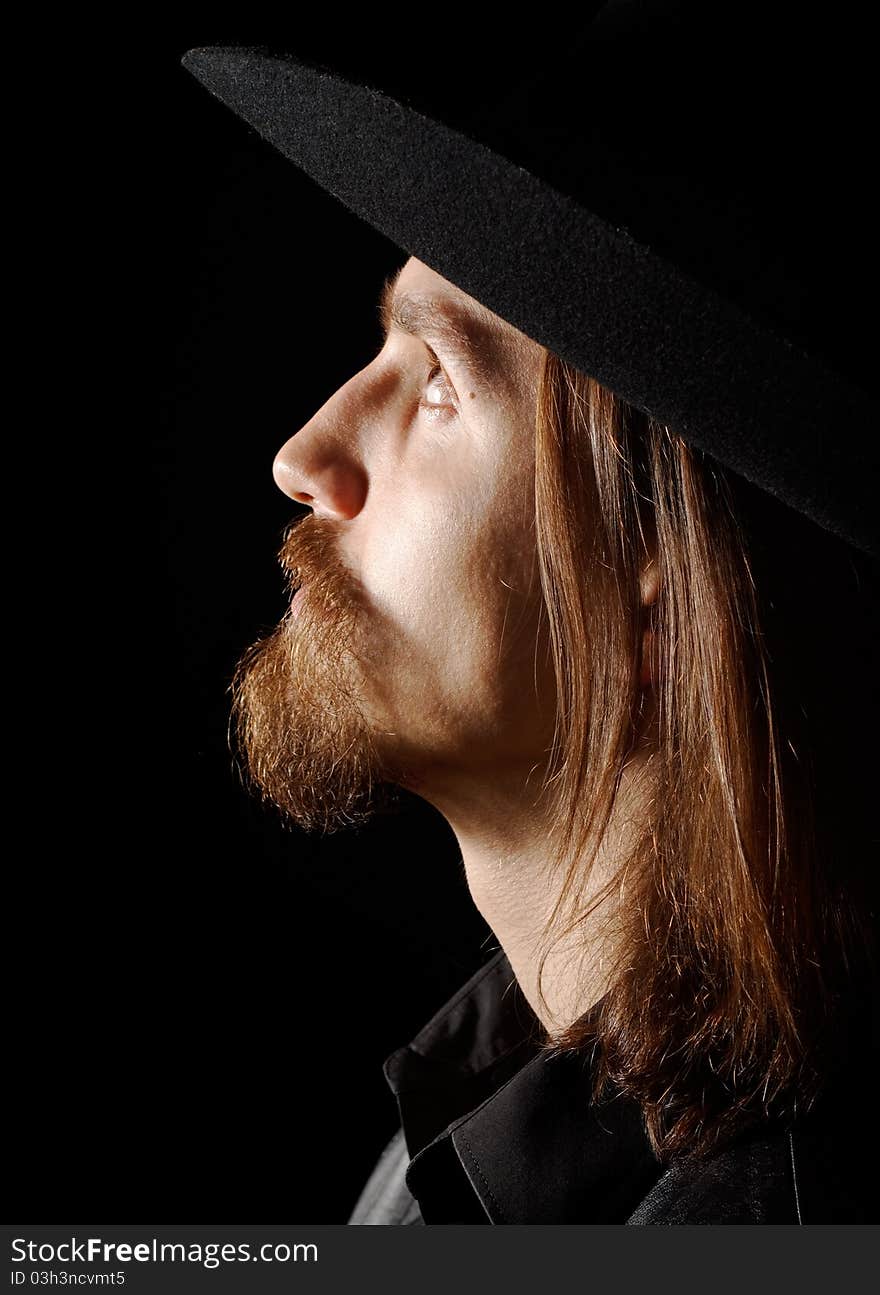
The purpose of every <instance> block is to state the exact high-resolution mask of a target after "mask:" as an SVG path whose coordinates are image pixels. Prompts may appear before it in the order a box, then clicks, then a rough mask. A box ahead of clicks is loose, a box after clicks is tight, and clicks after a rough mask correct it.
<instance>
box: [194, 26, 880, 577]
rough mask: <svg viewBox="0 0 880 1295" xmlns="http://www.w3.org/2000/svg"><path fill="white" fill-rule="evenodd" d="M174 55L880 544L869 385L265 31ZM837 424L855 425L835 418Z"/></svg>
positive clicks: (622, 381)
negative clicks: (276, 46)
mask: <svg viewBox="0 0 880 1295" xmlns="http://www.w3.org/2000/svg"><path fill="white" fill-rule="evenodd" d="M182 63H183V66H184V67H185V68H186V69H187V70H188V71H189V72H190V73H192V75H193V76H194V77H196V78H197V79H198V80H199V81H200V82H201V83H202V84H203V85H204V86H205V87H206V88H207V89H208V90H209V91H210V92H211V94H213V95H214V96H216V98H218V99H219V100H220V101H222V102H223V103H224V104H226V105H227V106H228V107H229V108H231V109H232V110H233V111H234V112H235V113H236V114H237V115H238V116H239V117H241V118H243V119H244V120H245V121H246V122H248V123H249V124H250V125H251V126H252V127H253V128H254V129H255V130H256V131H257V132H258V133H259V134H260V135H261V136H262V137H263V138H264V139H266V140H267V141H268V142H269V143H271V144H272V145H273V146H274V147H275V148H277V149H278V150H279V151H280V152H281V153H282V154H283V155H284V156H285V157H287V158H288V159H289V160H290V161H292V162H294V163H295V164H296V165H297V166H298V167H300V168H301V169H302V170H303V171H304V172H305V173H306V174H308V175H309V176H310V177H312V179H314V180H315V181H316V182H317V183H318V184H319V185H321V186H322V187H323V188H325V189H326V190H328V191H329V192H330V193H331V194H333V195H334V196H335V197H336V198H338V199H339V200H340V201H341V202H342V203H344V204H345V206H346V207H348V208H349V209H350V210H351V211H352V212H354V213H355V214H356V215H357V216H359V217H361V218H362V219H363V220H365V221H367V222H368V223H369V224H370V225H372V226H373V227H374V228H375V229H377V230H379V231H380V232H381V233H382V234H384V235H385V236H386V237H387V238H389V239H390V240H391V241H392V242H394V243H395V244H396V245H397V246H399V247H400V248H401V249H403V250H404V251H405V252H406V253H408V254H409V255H411V256H414V257H416V258H417V259H419V260H420V261H423V262H424V263H425V264H426V265H428V266H430V267H431V268H432V269H434V270H435V271H437V273H439V274H440V275H442V276H443V277H444V278H446V279H448V280H449V281H450V282H452V283H454V284H456V285H457V286H458V287H459V288H460V289H462V290H463V291H464V292H466V293H468V294H469V295H470V296H472V297H474V298H475V299H476V300H478V301H479V302H481V303H482V304H483V305H484V306H486V307H487V308H488V309H490V310H491V311H493V312H494V313H495V314H497V315H499V316H500V317H501V318H503V319H505V320H507V321H508V322H509V323H511V324H513V325H514V326H515V327H516V328H518V329H520V330H521V331H522V332H523V333H525V334H526V335H527V336H528V337H530V338H532V339H533V340H534V341H536V342H538V343H539V344H541V345H543V346H545V347H547V348H549V349H550V350H552V351H554V352H555V353H556V354H557V355H559V356H560V357H561V358H563V359H564V360H566V361H568V362H569V363H570V364H572V365H574V366H575V367H577V368H578V369H580V370H582V371H583V372H585V373H588V374H590V375H591V376H593V377H594V378H596V379H597V380H598V381H599V382H600V383H602V384H603V385H604V386H606V387H608V388H609V389H610V390H611V391H613V392H615V393H616V394H617V395H618V396H620V397H622V398H623V399H624V400H625V401H627V402H629V403H630V404H631V405H633V406H635V407H636V408H637V409H640V410H642V411H644V412H646V413H648V414H650V415H652V416H653V417H654V418H656V419H658V420H659V421H661V422H663V423H665V424H666V425H668V427H669V428H670V429H671V430H672V431H673V432H675V433H677V434H679V435H681V436H682V437H683V438H685V439H686V440H687V441H688V442H689V443H691V444H693V445H694V446H696V447H698V448H699V449H700V450H703V451H705V452H706V453H708V454H709V455H711V456H712V457H713V458H715V459H716V460H717V461H718V462H719V463H721V464H722V465H724V466H725V467H727V468H730V469H732V470H733V471H735V472H737V473H739V474H740V475H741V476H743V477H745V478H746V479H747V480H748V481H750V482H751V483H753V484H754V485H756V486H758V487H760V488H761V489H763V490H764V491H766V492H768V493H769V494H771V495H773V496H775V497H776V498H777V499H779V500H781V501H782V502H783V503H784V504H786V505H788V506H790V507H792V508H794V509H796V510H798V511H799V512H800V513H802V514H804V515H806V516H807V517H809V518H810V519H812V521H813V522H815V523H816V524H818V525H819V526H821V527H823V528H825V529H826V530H827V531H829V532H831V533H833V534H835V535H837V536H838V537H840V538H842V539H843V540H845V541H847V542H848V543H849V544H851V545H855V546H856V547H857V548H860V549H862V550H864V551H866V552H868V553H871V554H872V555H873V556H875V557H876V556H880V537H878V528H877V519H876V513H877V509H876V503H875V496H874V491H875V485H876V481H877V466H878V464H877V450H876V438H875V437H874V436H873V435H866V434H865V432H866V429H869V428H870V429H873V428H875V427H876V419H877V412H878V411H877V405H876V402H875V400H874V399H873V397H872V396H871V395H870V394H869V393H868V392H867V391H865V390H863V389H860V388H859V387H858V386H857V385H856V384H854V383H853V382H852V380H851V379H850V378H849V377H844V376H843V375H842V374H841V373H840V372H835V371H834V370H833V369H832V368H830V367H829V366H828V365H826V364H825V363H823V362H822V360H821V358H819V357H817V355H816V354H813V353H810V352H809V351H808V350H806V349H804V348H803V346H802V345H799V344H798V343H796V342H793V341H792V340H791V339H790V338H788V337H786V336H785V335H784V334H783V333H781V332H780V331H778V330H777V329H774V328H770V327H768V326H767V324H766V323H765V322H764V321H761V320H759V319H757V318H755V317H754V316H753V315H751V314H749V313H748V312H746V311H744V310H742V309H741V308H740V307H739V306H738V305H736V304H734V303H733V302H732V301H730V300H729V299H727V298H725V297H724V296H722V295H721V294H720V293H718V292H716V291H715V290H713V289H712V288H711V287H708V286H706V284H705V283H702V282H700V281H698V280H697V279H696V278H695V277H693V275H691V274H689V273H687V272H686V271H685V270H683V269H682V268H681V267H680V266H679V265H677V264H676V263H675V262H673V261H671V260H670V259H668V258H667V257H666V256H663V255H661V254H659V253H658V252H657V251H655V250H653V249H652V248H651V247H649V246H646V245H645V244H644V243H643V242H641V241H639V240H637V239H636V238H634V237H632V236H631V235H630V234H629V233H628V231H627V230H626V229H625V228H620V227H616V226H615V225H614V224H612V223H610V222H609V221H607V220H605V219H603V218H601V217H600V216H598V215H597V214H596V213H595V212H594V211H591V210H590V209H588V207H586V206H585V205H584V204H583V203H582V202H580V201H576V200H574V199H572V198H571V197H570V196H568V195H567V194H565V193H563V192H561V191H560V190H559V189H557V188H555V187H554V186H553V185H551V184H549V183H548V182H547V181H546V180H545V179H543V178H541V177H540V176H538V175H536V174H534V173H533V172H532V171H531V170H529V169H528V168H527V167H525V166H522V165H520V164H518V163H517V162H515V161H513V160H511V159H510V158H509V157H507V156H505V155H504V154H503V153H501V152H499V151H497V150H496V149H494V148H491V147H489V146H487V145H486V144H485V143H484V142H482V141H481V140H479V139H476V138H473V137H472V136H471V135H470V134H466V133H464V132H463V131H461V130H459V129H455V128H454V127H452V126H450V125H448V124H447V123H446V122H444V121H442V120H440V119H435V118H432V117H430V116H427V115H425V114H424V113H423V112H421V111H419V110H418V109H416V108H415V107H413V106H411V105H410V104H408V103H404V102H400V101H399V99H396V98H394V97H392V96H391V95H389V94H386V93H384V92H383V91H381V90H379V89H377V88H376V87H375V86H372V85H368V84H364V83H362V82H357V81H354V80H352V79H351V78H350V77H347V76H342V75H339V74H337V73H334V72H331V71H328V70H327V69H326V68H324V67H315V66H312V65H310V64H309V63H307V62H305V61H303V60H301V59H299V58H298V57H297V56H295V55H292V54H289V53H284V54H278V53H277V52H270V51H268V50H266V49H264V48H254V47H227V46H210V47H205V48H198V49H192V50H190V51H189V52H188V53H187V54H186V55H185V56H184V57H183V59H182ZM847 429H858V432H859V434H858V435H855V434H854V435H848V434H847Z"/></svg>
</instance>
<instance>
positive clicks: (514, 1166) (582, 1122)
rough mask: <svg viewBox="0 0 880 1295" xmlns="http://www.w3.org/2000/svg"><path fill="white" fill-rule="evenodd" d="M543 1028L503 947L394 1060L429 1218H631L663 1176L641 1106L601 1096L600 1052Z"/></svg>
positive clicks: (393, 1074) (392, 1079)
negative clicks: (596, 1059)
mask: <svg viewBox="0 0 880 1295" xmlns="http://www.w3.org/2000/svg"><path fill="white" fill-rule="evenodd" d="M544 1037H545V1035H544V1030H543V1027H542V1025H541V1023H540V1021H539V1020H538V1018H537V1017H536V1015H535V1013H534V1012H533V1011H532V1009H531V1007H530V1005H529V1003H528V1002H527V1000H526V999H525V997H524V995H523V994H522V991H521V989H520V987H519V984H518V982H517V980H516V977H515V976H514V974H513V970H512V968H511V965H510V962H509V961H508V959H507V957H506V955H505V953H504V951H503V950H499V951H498V952H497V953H496V954H495V955H494V956H493V957H492V958H491V959H490V960H489V962H487V963H486V964H485V965H484V966H483V967H481V968H480V969H479V971H477V972H476V973H475V974H474V975H473V976H471V978H470V979H469V980H468V981H467V982H466V983H465V984H464V985H463V986H462V987H461V989H459V991H458V992H457V993H456V994H454V995H453V997H452V998H451V999H450V1000H449V1001H448V1002H447V1003H446V1004H445V1005H444V1006H443V1007H442V1008H441V1009H440V1010H439V1011H438V1012H437V1013H436V1014H435V1015H434V1016H433V1017H432V1018H431V1019H430V1021H428V1023H427V1024H426V1025H425V1026H424V1027H423V1028H422V1029H421V1030H420V1031H419V1033H418V1034H417V1035H416V1036H415V1038H414V1039H413V1040H412V1041H411V1042H410V1043H409V1044H407V1045H406V1046H405V1047H403V1048H400V1049H398V1050H397V1051H396V1052H394V1053H392V1054H391V1056H389V1057H388V1058H387V1059H386V1061H385V1064H384V1067H383V1069H384V1073H385V1078H386V1080H387V1082H388V1084H389V1087H390V1088H391V1091H392V1092H393V1093H394V1095H395V1097H396V1098H397V1102H398V1107H399V1111H400V1118H401V1125H402V1127H403V1132H404V1137H405V1139H406V1144H407V1149H408V1151H409V1154H410V1156H411V1160H410V1164H409V1167H408V1169H407V1171H406V1183H407V1186H408V1187H409V1190H410V1191H411V1192H412V1194H413V1195H414V1196H415V1197H416V1199H417V1200H418V1201H419V1204H420V1207H421V1210H422V1214H423V1217H424V1218H425V1221H426V1222H428V1223H431V1222H450V1221H461V1220H462V1219H464V1218H467V1217H468V1211H469V1209H474V1208H476V1209H477V1213H478V1216H479V1217H480V1218H482V1221H484V1222H492V1223H566V1222H582V1221H583V1220H584V1219H586V1218H589V1219H590V1220H591V1221H594V1222H597V1223H602V1222H622V1221H624V1220H625V1219H626V1218H627V1217H628V1215H629V1213H630V1212H631V1211H632V1210H633V1209H634V1208H635V1207H636V1205H637V1204H638V1202H639V1201H640V1200H641V1199H642V1197H643V1196H644V1195H645V1193H646V1191H647V1190H648V1189H649V1188H650V1187H651V1186H652V1184H653V1183H654V1182H656V1181H657V1179H658V1178H659V1177H660V1174H661V1172H662V1168H661V1165H660V1163H659V1161H658V1160H657V1158H656V1157H655V1156H654V1153H653V1151H652V1150H651V1147H650V1144H649V1142H648V1140H647V1137H646V1135H645V1132H644V1127H643V1123H642V1118H641V1113H640V1111H639V1110H638V1108H637V1106H635V1105H634V1104H633V1103H631V1102H629V1101H626V1100H624V1099H622V1098H620V1097H618V1098H615V1099H613V1100H607V1101H603V1102H602V1103H601V1104H600V1105H596V1104H594V1103H593V1102H592V1100H591V1080H592V1074H593V1071H592V1064H591V1061H592V1059H591V1057H589V1056H587V1057H585V1056H583V1055H575V1054H563V1055H560V1056H547V1055H545V1054H542V1053H541V1051H540V1044H541V1041H542V1039H543V1038H544Z"/></svg>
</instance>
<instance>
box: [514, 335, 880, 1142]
mask: <svg viewBox="0 0 880 1295" xmlns="http://www.w3.org/2000/svg"><path fill="white" fill-rule="evenodd" d="M536 526H537V534H538V553H539V566H540V572H541V580H542V585H543V590H544V598H545V603H546V610H547V615H548V622H549V631H550V642H551V649H552V654H553V664H554V669H555V673H556V680H557V688H558V697H559V701H558V715H557V725H556V735H555V739H554V745H553V751H552V754H551V760H550V766H549V770H548V774H547V778H546V779H545V784H544V788H545V790H546V791H547V793H548V794H550V795H551V796H552V797H553V802H552V803H553V805H554V807H555V809H554V813H555V821H556V822H557V823H558V824H559V825H560V828H561V830H562V836H561V841H562V843H561V846H560V848H559V851H558V856H556V863H557V866H559V867H563V865H564V863H565V860H570V859H574V860H575V862H574V863H573V864H569V865H565V872H564V884H563V886H562V888H561V892H560V896H559V902H558V904H557V906H556V909H555V910H554V913H553V915H552V916H551V920H550V921H549V922H548V924H547V927H546V928H545V931H544V936H545V938H546V941H547V943H546V948H545V952H544V957H543V958H542V959H541V963H540V968H541V970H542V971H543V966H544V962H545V960H546V957H547V956H548V954H549V951H550V949H551V948H552V946H553V944H555V942H556V940H557V939H559V938H561V936H562V935H563V934H566V933H569V932H571V931H572V930H574V929H575V928H576V927H577V925H578V923H579V922H582V921H584V920H585V918H586V917H587V916H588V914H589V912H591V911H592V909H593V908H594V907H595V905H596V903H598V902H599V900H598V899H597V900H596V901H595V902H594V903H591V904H590V906H589V907H588V908H587V909H584V907H583V905H582V902H581V901H580V899H579V896H580V895H581V894H582V893H583V882H584V879H585V876H586V874H587V873H588V871H589V868H590V866H591V864H592V861H593V859H594V858H595V852H596V850H597V848H598V843H599V842H600V840H601V837H602V833H603V831H604V829H605V826H606V825H607V823H608V821H609V816H610V814H611V809H612V805H613V803H614V798H615V795H616V793H617V789H618V787H619V784H620V779H621V772H622V769H623V767H624V765H625V763H626V761H627V759H628V757H629V755H630V753H631V750H632V743H633V734H634V732H635V731H636V728H637V725H638V721H639V717H640V715H641V713H642V709H641V708H642V707H643V705H644V701H645V696H646V692H645V689H644V688H643V687H641V686H640V677H641V672H642V666H643V663H642V659H641V653H642V644H643V642H645V641H647V642H649V643H651V642H652V643H653V645H654V650H653V653H652V667H653V690H654V699H655V703H656V707H657V711H656V714H657V727H656V733H657V738H656V751H655V753H654V754H653V756H652V760H653V762H654V772H655V775H656V777H657V780H658V781H657V786H658V787H659V789H660V790H659V794H658V795H657V797H656V798H655V800H654V803H653V807H652V812H651V814H650V815H649V821H647V823H646V824H645V825H644V830H643V831H642V833H641V835H640V837H639V840H638V843H637V846H636V848H635V850H634V851H633V852H632V857H631V858H629V859H628V860H627V861H626V863H625V866H624V867H623V868H622V870H621V872H620V873H619V875H618V876H617V877H616V878H614V879H613V880H612V882H611V883H609V886H616V887H618V888H619V892H620V896H621V904H620V906H619V912H620V922H621V926H620V939H619V942H618V943H617V945H616V947H615V953H614V960H613V972H612V975H611V976H610V979H609V985H610V987H609V989H608V992H607V993H606V994H605V996H604V997H603V998H602V999H601V1001H600V1003H599V1004H597V1006H596V1010H594V1011H589V1012H586V1013H584V1015H583V1016H582V1017H581V1018H580V1019H579V1020H577V1021H575V1022H574V1024H572V1025H570V1026H569V1027H568V1028H567V1029H566V1030H564V1031H562V1032H561V1033H556V1034H555V1035H553V1036H552V1037H550V1038H548V1039H547V1041H546V1042H545V1047H546V1048H547V1049H548V1050H549V1051H551V1052H557V1051H562V1050H569V1049H574V1050H578V1049H582V1048H584V1047H585V1046H586V1045H587V1044H588V1043H592V1044H593V1045H597V1046H596V1055H597V1057H598V1066H597V1072H596V1073H597V1080H596V1085H595V1091H594V1096H596V1097H598V1096H600V1094H601V1093H602V1092H603V1091H604V1090H605V1088H606V1085H613V1086H616V1087H617V1088H618V1089H620V1090H622V1091H623V1092H624V1093H625V1094H627V1095H628V1096H630V1097H632V1098H634V1099H636V1100H637V1101H638V1102H639V1104H640V1105H641V1108H642V1110H643V1113H644V1118H645V1123H646V1129H647V1132H648V1135H649V1137H650V1140H651V1143H652V1145H653V1147H654V1150H655V1151H656V1152H657V1154H658V1155H660V1156H661V1157H668V1156H671V1155H679V1154H702V1153H704V1152H706V1151H709V1150H710V1149H712V1148H713V1147H716V1146H718V1145H719V1144H720V1143H721V1142H722V1141H724V1140H726V1139H727V1138H728V1137H729V1136H731V1135H733V1134H734V1133H736V1132H737V1131H738V1130H739V1129H740V1128H741V1127H742V1126H743V1125H744V1124H748V1123H749V1122H750V1120H752V1119H753V1118H756V1119H761V1118H767V1117H771V1116H776V1115H782V1116H783V1117H785V1118H788V1117H789V1116H790V1115H794V1114H796V1113H797V1112H798V1111H802V1110H804V1109H809V1108H810V1105H811V1104H812V1103H813V1102H814V1100H815V1098H816V1096H817V1094H818V1093H819V1092H820V1091H821V1087H822V1084H823V1080H824V1078H825V1075H826V1073H827V1067H828V1065H829V1058H830V1054H831V1052H832V1051H833V1043H832V1041H831V1040H832V1033H831V1030H832V1025H833V1022H834V1020H835V1012H836V1010H837V1008H838V1005H839V1003H840V1001H841V1000H842V998H843V997H845V995H846V992H847V990H848V987H850V986H851V985H852V984H853V983H855V982H857V981H859V980H860V978H861V977H863V976H867V975H869V974H870V968H871V965H872V943H871V925H870V918H871V911H870V910H871V905H872V896H871V893H870V892H869V888H868V881H869V877H870V874H871V871H872V867H873V864H874V862H875V860H876V843H877V837H876V829H874V828H873V822H872V820H873V815H872V801H871V797H872V795H873V787H872V784H873V782H874V777H873V773H874V771H873V769H871V768H870V766H869V765H868V764H867V761H866V751H865V748H864V745H863V744H862V745H860V743H859V733H860V732H862V733H863V732H864V729H863V727H862V726H863V724H864V723H865V720H866V719H867V717H868V714H867V708H868V706H869V704H873V707H874V711H873V719H872V729H873V734H876V732H877V728H876V690H875V689H874V688H873V677H872V673H871V672H872V670H873V669H874V668H875V666H874V661H875V658H874V655H873V653H874V650H875V648H876V619H875V617H874V613H875V610H876V606H877V581H876V574H877V572H876V566H875V565H874V564H873V563H872V562H871V560H870V559H867V558H864V559H863V556H862V555H859V554H857V553H856V552H855V551H854V550H851V549H850V548H849V547H848V546H847V545H845V544H844V543H843V542H842V541H838V540H836V539H835V538H834V537H832V536H830V535H827V534H826V533H825V532H821V531H820V530H819V528H818V527H816V526H815V525H814V524H813V523H812V522H809V521H807V520H806V519H804V518H801V517H800V515H799V514H797V513H794V512H793V511H792V510H791V509H788V508H787V507H785V506H784V505H782V504H781V503H779V502H778V501H776V500H773V499H771V498H770V497H769V496H767V495H765V494H764V492H762V491H758V490H757V489H755V488H754V487H750V486H749V485H748V483H747V482H745V481H744V480H743V479H742V478H740V477H738V476H737V475H736V474H734V473H731V472H728V471H726V470H725V469H724V468H722V467H721V466H720V465H719V464H717V463H716V462H715V461H714V460H712V459H710V458H708V457H707V456H705V455H703V454H702V453H701V452H700V451H699V450H697V449H695V448H693V447H691V446H689V445H688V444H687V443H686V442H685V441H684V440H682V439H681V437H679V436H676V435H673V434H672V433H670V431H669V430H668V429H667V428H666V427H665V426H664V425H662V424H661V423H659V422H658V421H656V420H655V419H653V418H651V417H649V416H647V415H645V414H643V413H641V412H639V411H638V410H636V409H634V408H633V407H631V406H629V405H627V404H626V403H625V402H624V401H622V400H620V399H619V398H618V397H616V396H614V395H613V394H612V393H611V392H609V391H608V390H606V389H605V388H603V387H602V386H601V385H600V384H599V383H598V382H596V381H595V380H594V379H592V378H590V377H588V376H586V375H584V374H582V373H580V372H578V371H577V370H576V369H574V368H572V367H571V366H569V365H568V364H566V363H565V362H564V361H562V360H561V359H559V358H558V357H557V356H555V355H553V354H552V353H550V352H547V353H546V354H545V357H544V361H543V370H542V375H541V382H540V387H539V396H538V411H537V441H536ZM652 551H653V552H654V553H655V555H656V561H657V563H658V567H659V582H660V583H659V595H658V596H657V598H656V601H655V602H653V603H652V605H651V606H650V607H649V608H646V607H645V606H643V605H642V600H641V598H640V580H639V573H640V571H641V570H642V569H643V567H644V564H645V561H646V556H647V555H648V554H649V553H651V552H652ZM646 628H649V629H651V630H652V631H653V633H652V636H651V637H650V638H649V639H648V640H645V639H644V633H645V630H646ZM871 696H873V697H874V701H873V703H871V701H870V698H871ZM608 889H609V888H608V887H606V888H605V889H604V890H603V892H602V894H601V895H600V896H599V899H601V898H602V897H603V896H604V895H606V894H607V893H608ZM539 984H540V977H539ZM542 997H543V995H542Z"/></svg>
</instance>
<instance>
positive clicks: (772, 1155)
mask: <svg viewBox="0 0 880 1295" xmlns="http://www.w3.org/2000/svg"><path fill="white" fill-rule="evenodd" d="M798 1221H799V1220H798V1199H797V1186H796V1179H795V1176H794V1171H793V1162H792V1159H791V1146H790V1143H789V1135H780V1136H777V1137H770V1138H767V1137H761V1138H749V1139H747V1140H745V1141H742V1142H739V1143H737V1144H736V1145H732V1146H729V1147H727V1148H726V1149H724V1150H722V1151H719V1152H717V1153H716V1154H714V1155H710V1156H707V1157H704V1158H702V1159H699V1160H690V1159H682V1160H677V1161H674V1162H673V1163H672V1164H671V1165H670V1166H669V1167H668V1168H667V1169H666V1171H665V1172H664V1173H663V1174H662V1175H661V1177H660V1178H659V1180H658V1181H657V1182H656V1183H655V1184H654V1186H653V1188H652V1189H651V1191H650V1192H649V1193H648V1195H647V1196H646V1197H645V1198H644V1200H643V1201H642V1202H641V1204H640V1205H639V1206H638V1208H637V1209H636V1210H635V1212H634V1213H633V1214H632V1215H631V1216H630V1218H628V1219H627V1223H632V1224H652V1223H659V1224H664V1223H665V1224H687V1223H698V1224H699V1223H703V1224H712V1223H797V1222H798Z"/></svg>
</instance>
